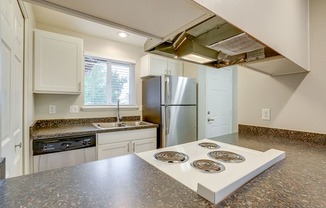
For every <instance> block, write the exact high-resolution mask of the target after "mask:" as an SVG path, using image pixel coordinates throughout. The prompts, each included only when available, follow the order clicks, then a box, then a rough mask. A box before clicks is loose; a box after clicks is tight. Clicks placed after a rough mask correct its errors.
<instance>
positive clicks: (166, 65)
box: [140, 54, 183, 77]
mask: <svg viewBox="0 0 326 208" xmlns="http://www.w3.org/2000/svg"><path fill="white" fill-rule="evenodd" d="M140 68H141V77H150V76H160V75H162V74H167V75H176V76H182V75H183V62H182V61H178V60H174V59H169V58H165V57H162V56H157V55H153V54H147V55H145V56H143V57H142V58H141V63H140Z"/></svg>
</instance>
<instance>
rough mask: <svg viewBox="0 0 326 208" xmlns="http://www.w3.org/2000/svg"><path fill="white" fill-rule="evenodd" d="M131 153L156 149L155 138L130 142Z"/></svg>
mask: <svg viewBox="0 0 326 208" xmlns="http://www.w3.org/2000/svg"><path fill="white" fill-rule="evenodd" d="M131 145H132V151H133V152H135V153H139V152H145V151H148V150H154V149H156V138H149V139H140V140H135V141H131Z"/></svg>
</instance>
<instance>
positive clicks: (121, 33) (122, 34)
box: [118, 32, 128, 38]
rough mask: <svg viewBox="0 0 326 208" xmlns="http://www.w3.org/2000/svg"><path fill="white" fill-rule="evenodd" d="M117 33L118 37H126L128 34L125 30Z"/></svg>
mask: <svg viewBox="0 0 326 208" xmlns="http://www.w3.org/2000/svg"><path fill="white" fill-rule="evenodd" d="M118 35H119V37H120V38H126V37H128V34H127V33H125V32H119V33H118Z"/></svg>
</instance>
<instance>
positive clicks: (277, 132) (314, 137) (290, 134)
mask: <svg viewBox="0 0 326 208" xmlns="http://www.w3.org/2000/svg"><path fill="white" fill-rule="evenodd" d="M239 134H246V135H256V136H273V137H281V138H285V139H290V140H301V141H304V142H312V143H316V144H323V145H326V134H319V133H312V132H303V131H294V130H287V129H276V128H267V127H260V126H250V125H243V124H239Z"/></svg>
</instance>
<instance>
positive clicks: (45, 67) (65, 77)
mask: <svg viewBox="0 0 326 208" xmlns="http://www.w3.org/2000/svg"><path fill="white" fill-rule="evenodd" d="M34 35H35V42H34V43H35V46H34V67H35V68H34V93H53V94H79V93H80V92H81V74H82V69H83V40H82V39H80V38H75V37H71V36H67V35H61V34H57V33H52V32H47V31H42V30H35V31H34Z"/></svg>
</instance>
